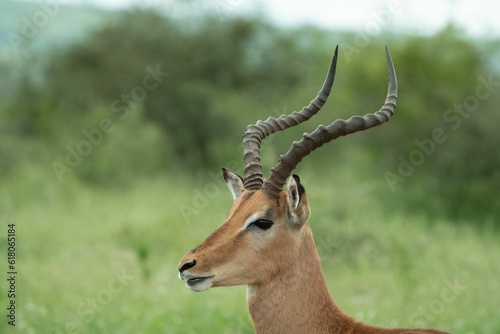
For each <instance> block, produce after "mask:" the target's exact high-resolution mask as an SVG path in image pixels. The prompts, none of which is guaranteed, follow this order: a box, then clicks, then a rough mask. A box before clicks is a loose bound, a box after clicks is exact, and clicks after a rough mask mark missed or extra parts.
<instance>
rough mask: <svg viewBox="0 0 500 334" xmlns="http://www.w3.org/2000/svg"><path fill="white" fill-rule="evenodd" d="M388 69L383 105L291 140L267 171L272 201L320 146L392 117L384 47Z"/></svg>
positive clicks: (392, 89) (392, 75)
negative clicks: (277, 160)
mask: <svg viewBox="0 0 500 334" xmlns="http://www.w3.org/2000/svg"><path fill="white" fill-rule="evenodd" d="M385 52H386V56H387V65H388V68H389V87H388V89H387V97H386V99H385V103H384V105H383V106H382V107H381V108H380V110H379V111H377V112H375V113H373V114H367V115H365V116H352V117H351V118H349V119H348V120H342V119H338V120H336V121H334V122H333V123H331V124H330V125H328V126H324V125H320V126H319V127H318V128H317V129H316V130H315V131H314V132H312V133H310V134H309V133H305V134H304V135H303V136H302V139H301V140H300V141H295V142H294V143H293V144H292V146H291V147H290V149H289V150H288V152H287V153H286V154H285V155H282V156H280V160H279V162H278V164H277V165H276V166H275V167H273V168H271V174H270V176H269V177H268V178H267V179H266V180H265V182H264V185H263V186H262V190H263V191H265V192H266V193H267V194H268V195H269V196H271V197H273V198H279V196H280V193H281V191H282V189H283V186H284V184H285V182H286V180H287V178H288V177H289V176H290V175H291V173H292V171H293V170H294V169H295V167H297V165H298V164H299V162H300V161H301V160H302V159H303V158H304V157H305V156H307V155H308V154H310V153H311V152H312V151H314V150H315V149H317V148H318V147H321V146H322V145H324V144H326V143H328V142H330V141H332V140H334V139H336V138H338V137H340V136H346V135H348V134H351V133H354V132H358V131H362V130H367V129H370V128H372V127H375V126H377V125H381V124H383V123H385V122H387V121H388V120H389V119H390V118H391V116H392V115H393V114H394V110H395V108H396V101H397V91H398V83H397V78H396V71H395V69H394V65H393V63H392V59H391V55H390V53H389V49H388V48H387V46H386V47H385Z"/></svg>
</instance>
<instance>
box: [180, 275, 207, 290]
mask: <svg viewBox="0 0 500 334" xmlns="http://www.w3.org/2000/svg"><path fill="white" fill-rule="evenodd" d="M212 277H214V275H212V276H198V275H192V274H188V273H184V272H182V273H179V278H180V279H181V280H186V286H187V287H188V288H189V289H191V290H193V291H203V290H206V289H208V288H210V287H211V286H212Z"/></svg>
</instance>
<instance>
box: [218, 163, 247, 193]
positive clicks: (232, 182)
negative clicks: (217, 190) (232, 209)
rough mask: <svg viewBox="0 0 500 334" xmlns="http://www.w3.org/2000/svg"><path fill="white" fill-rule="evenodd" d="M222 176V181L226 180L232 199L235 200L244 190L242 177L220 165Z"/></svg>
mask: <svg viewBox="0 0 500 334" xmlns="http://www.w3.org/2000/svg"><path fill="white" fill-rule="evenodd" d="M222 176H223V177H224V181H226V184H227V187H228V188H229V190H230V191H231V195H233V200H235V201H236V200H237V199H238V197H240V195H241V193H242V192H243V191H244V190H245V187H244V186H243V179H242V178H241V176H239V175H238V174H236V173H235V172H232V171H230V170H229V169H226V168H224V167H222Z"/></svg>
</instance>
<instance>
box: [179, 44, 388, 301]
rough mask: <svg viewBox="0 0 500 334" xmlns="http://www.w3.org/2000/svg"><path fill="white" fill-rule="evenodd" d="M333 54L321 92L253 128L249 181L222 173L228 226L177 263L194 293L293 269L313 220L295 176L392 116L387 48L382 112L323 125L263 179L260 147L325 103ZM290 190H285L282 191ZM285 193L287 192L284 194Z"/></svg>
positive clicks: (247, 156)
mask: <svg viewBox="0 0 500 334" xmlns="http://www.w3.org/2000/svg"><path fill="white" fill-rule="evenodd" d="M337 53H338V48H336V49H335V53H334V55H333V59H332V62H331V64H330V69H329V71H328V75H327V77H326V80H325V83H324V84H323V87H322V88H321V90H320V91H319V93H318V95H317V96H316V98H314V99H313V100H312V101H311V103H310V104H309V105H308V106H306V107H304V108H302V110H301V111H296V112H293V113H292V114H291V115H282V116H280V117H279V118H277V119H275V118H272V117H270V118H268V119H267V120H266V121H258V122H257V123H256V124H254V125H250V126H248V128H247V131H246V132H245V133H244V134H243V159H244V163H245V169H244V177H240V176H239V175H237V174H236V173H234V172H232V171H230V170H227V169H225V168H223V169H222V172H223V177H224V180H225V181H226V184H227V186H228V188H229V190H230V192H231V194H232V196H233V199H234V204H233V206H232V208H231V210H230V211H229V214H228V216H227V219H226V221H225V222H224V223H223V224H222V225H221V226H220V227H219V228H218V229H216V230H215V231H214V232H213V233H212V234H210V235H209V236H208V237H207V238H206V239H205V241H203V242H202V243H201V244H200V245H199V246H197V247H196V248H194V249H192V250H191V251H189V252H188V254H186V255H185V256H184V257H183V258H182V259H181V261H180V263H179V277H180V278H181V279H185V280H187V281H186V285H187V286H188V287H189V288H190V289H191V290H194V291H203V290H206V289H208V288H210V287H217V286H232V285H244V284H247V285H248V284H258V283H265V282H266V281H269V280H272V278H273V277H274V276H276V275H277V274H278V273H279V272H280V271H284V270H286V269H287V268H289V267H290V266H292V265H293V263H294V260H295V259H296V258H297V256H298V251H299V248H300V245H301V243H302V241H303V236H304V233H305V232H306V229H305V228H304V226H305V225H306V224H307V220H308V218H309V213H310V209H309V204H308V202H307V197H306V194H305V190H304V187H303V186H302V185H301V183H300V179H299V177H298V176H297V175H292V171H293V170H294V169H295V167H296V166H297V165H298V163H299V162H300V161H301V160H302V158H304V157H305V156H306V155H308V154H309V153H311V152H312V151H313V150H315V149H316V148H318V147H320V146H322V145H323V144H326V143H328V142H330V141H332V140H334V139H335V138H337V137H339V136H345V135H347V134H350V133H354V132H357V131H361V130H366V129H369V128H371V127H374V126H377V125H380V124H382V123H384V122H386V121H388V120H389V118H390V117H391V116H392V115H393V113H394V109H395V107H396V99H397V82H396V73H395V70H394V67H393V64H392V60H391V57H390V54H389V51H388V49H387V48H386V55H387V62H388V66H389V88H388V93H387V98H386V100H385V103H384V105H383V106H382V107H381V109H380V110H379V111H377V112H375V113H373V114H367V115H365V116H353V117H351V118H349V119H348V120H336V121H335V122H333V123H331V124H330V125H328V126H323V125H320V126H319V127H318V128H317V129H316V130H315V131H314V132H312V133H310V134H308V133H306V134H304V135H303V137H302V139H301V140H300V141H296V142H294V143H293V144H292V146H291V148H290V149H289V151H288V152H287V153H286V154H285V155H282V156H281V157H280V160H279V162H278V164H277V165H276V166H275V167H273V168H271V173H270V176H269V177H268V178H267V179H266V180H263V174H262V165H261V163H260V144H261V142H262V140H263V139H264V138H266V137H267V136H269V135H271V134H273V133H275V132H278V131H282V130H285V129H287V128H289V127H292V126H295V125H297V124H299V123H302V122H304V121H307V120H308V119H310V118H311V117H312V116H314V115H315V114H316V113H317V112H318V111H319V110H320V109H321V107H322V106H323V105H324V103H325V102H326V99H327V97H328V95H329V94H330V90H331V87H332V85H333V80H334V76H335V69H336V63H337ZM285 185H286V187H285ZM284 188H285V189H284Z"/></svg>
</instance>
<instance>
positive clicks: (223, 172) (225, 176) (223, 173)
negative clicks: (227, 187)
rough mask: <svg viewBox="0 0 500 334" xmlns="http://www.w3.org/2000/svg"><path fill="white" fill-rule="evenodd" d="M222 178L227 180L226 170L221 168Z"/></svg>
mask: <svg viewBox="0 0 500 334" xmlns="http://www.w3.org/2000/svg"><path fill="white" fill-rule="evenodd" d="M222 177H223V178H224V180H227V168H226V167H224V166H222Z"/></svg>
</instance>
